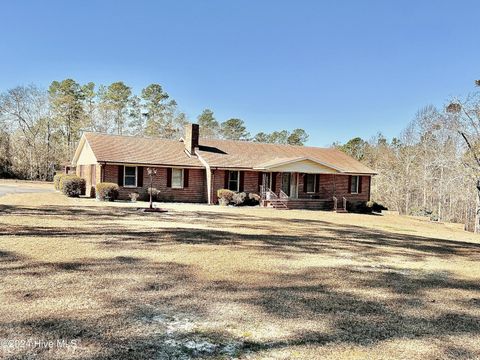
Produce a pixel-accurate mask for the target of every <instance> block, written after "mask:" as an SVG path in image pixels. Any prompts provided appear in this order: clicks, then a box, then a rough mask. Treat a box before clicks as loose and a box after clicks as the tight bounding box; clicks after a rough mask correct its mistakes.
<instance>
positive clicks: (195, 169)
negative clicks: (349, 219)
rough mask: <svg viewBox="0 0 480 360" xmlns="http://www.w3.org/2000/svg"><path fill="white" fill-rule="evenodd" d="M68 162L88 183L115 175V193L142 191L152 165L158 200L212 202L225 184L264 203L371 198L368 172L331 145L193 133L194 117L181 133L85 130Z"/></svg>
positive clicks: (307, 204) (316, 205)
mask: <svg viewBox="0 0 480 360" xmlns="http://www.w3.org/2000/svg"><path fill="white" fill-rule="evenodd" d="M72 165H73V166H75V168H76V170H75V171H76V173H77V175H79V176H80V177H82V178H84V179H85V180H86V181H87V189H90V188H92V187H94V186H95V185H96V184H97V183H99V182H114V183H117V184H118V185H119V186H120V198H121V199H128V196H129V194H130V193H132V192H142V191H146V190H147V189H148V186H149V185H150V184H149V182H150V180H149V176H148V174H147V168H148V167H154V168H156V169H157V174H156V175H155V177H154V179H153V187H154V188H156V189H158V190H160V194H161V195H160V196H161V199H162V200H163V201H178V202H193V203H208V204H215V203H217V202H218V199H217V190H218V189H224V188H226V189H230V190H234V191H245V192H254V193H257V194H261V195H262V205H264V206H273V207H283V208H305V209H333V208H336V209H337V210H339V211H340V210H345V208H346V207H352V206H354V205H356V204H358V203H361V202H366V201H368V200H370V184H371V178H372V176H373V175H375V172H374V171H372V170H371V169H369V168H368V167H366V166H365V165H363V164H361V163H360V162H358V161H357V160H355V159H353V158H351V157H350V156H348V155H346V154H345V153H343V152H341V151H339V150H337V149H332V148H317V147H307V146H292V145H278V144H264V143H256V142H248V141H232V140H213V139H199V127H198V125H197V124H190V125H188V126H187V127H186V129H185V137H184V138H182V139H180V140H166V139H159V138H142V137H133V136H117V135H106V134H99V133H85V134H83V136H82V138H81V140H80V142H79V144H78V147H77V150H76V152H75V155H74V158H73V161H72ZM87 191H88V190H87Z"/></svg>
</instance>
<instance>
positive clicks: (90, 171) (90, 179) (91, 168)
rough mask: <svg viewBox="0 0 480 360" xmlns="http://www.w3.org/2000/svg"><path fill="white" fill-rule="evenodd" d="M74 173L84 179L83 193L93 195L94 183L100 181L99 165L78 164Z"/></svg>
mask: <svg viewBox="0 0 480 360" xmlns="http://www.w3.org/2000/svg"><path fill="white" fill-rule="evenodd" d="M75 173H76V175H77V176H80V177H81V178H83V179H85V182H86V186H85V195H87V196H91V197H95V185H97V183H99V182H100V165H98V164H90V165H78V166H77V167H76V169H75Z"/></svg>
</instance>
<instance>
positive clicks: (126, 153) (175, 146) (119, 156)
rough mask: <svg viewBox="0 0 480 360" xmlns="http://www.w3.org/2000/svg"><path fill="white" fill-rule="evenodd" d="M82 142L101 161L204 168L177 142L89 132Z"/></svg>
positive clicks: (181, 143)
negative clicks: (87, 145)
mask: <svg viewBox="0 0 480 360" xmlns="http://www.w3.org/2000/svg"><path fill="white" fill-rule="evenodd" d="M82 140H86V141H87V142H88V144H89V145H90V147H91V149H92V151H93V153H94V154H95V157H96V158H97V161H98V162H113V163H125V164H145V165H172V166H186V167H202V168H203V167H204V166H203V165H202V163H201V162H200V161H199V160H198V158H196V157H190V156H188V155H187V154H186V153H185V146H184V145H183V142H180V141H178V140H167V139H159V138H148V137H136V136H121V135H107V134H100V133H90V132H87V133H84V135H83V137H82ZM82 140H81V142H80V145H79V147H78V148H80V147H81V145H82ZM77 152H78V150H77ZM75 155H76V156H75V158H74V162H75V159H76V158H77V157H78V156H77V154H75Z"/></svg>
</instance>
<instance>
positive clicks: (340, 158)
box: [200, 139, 375, 174]
mask: <svg viewBox="0 0 480 360" xmlns="http://www.w3.org/2000/svg"><path fill="white" fill-rule="evenodd" d="M200 156H202V158H204V159H205V160H206V161H207V163H208V164H209V165H210V166H211V167H226V168H255V167H258V166H262V165H265V164H267V163H274V162H275V160H278V161H279V162H280V161H282V160H285V159H295V158H308V159H311V160H314V161H318V162H319V163H322V164H324V165H327V166H331V167H334V168H336V169H338V170H340V171H341V172H346V173H358V174H375V171H373V170H372V169H370V168H368V167H367V166H365V165H363V164H362V163H360V162H359V161H357V160H355V159H354V158H352V157H350V156H348V155H347V154H345V153H344V152H342V151H340V150H337V149H334V148H319V147H312V146H294V145H279V144H264V143H256V142H248V141H232V140H203V139H200Z"/></svg>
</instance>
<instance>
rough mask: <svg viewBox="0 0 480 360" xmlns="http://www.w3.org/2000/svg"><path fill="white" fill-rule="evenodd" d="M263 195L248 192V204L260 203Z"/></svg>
mask: <svg viewBox="0 0 480 360" xmlns="http://www.w3.org/2000/svg"><path fill="white" fill-rule="evenodd" d="M261 198H262V197H261V196H260V195H259V194H255V193H249V194H248V204H247V205H248V206H256V205H260V199H261Z"/></svg>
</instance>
